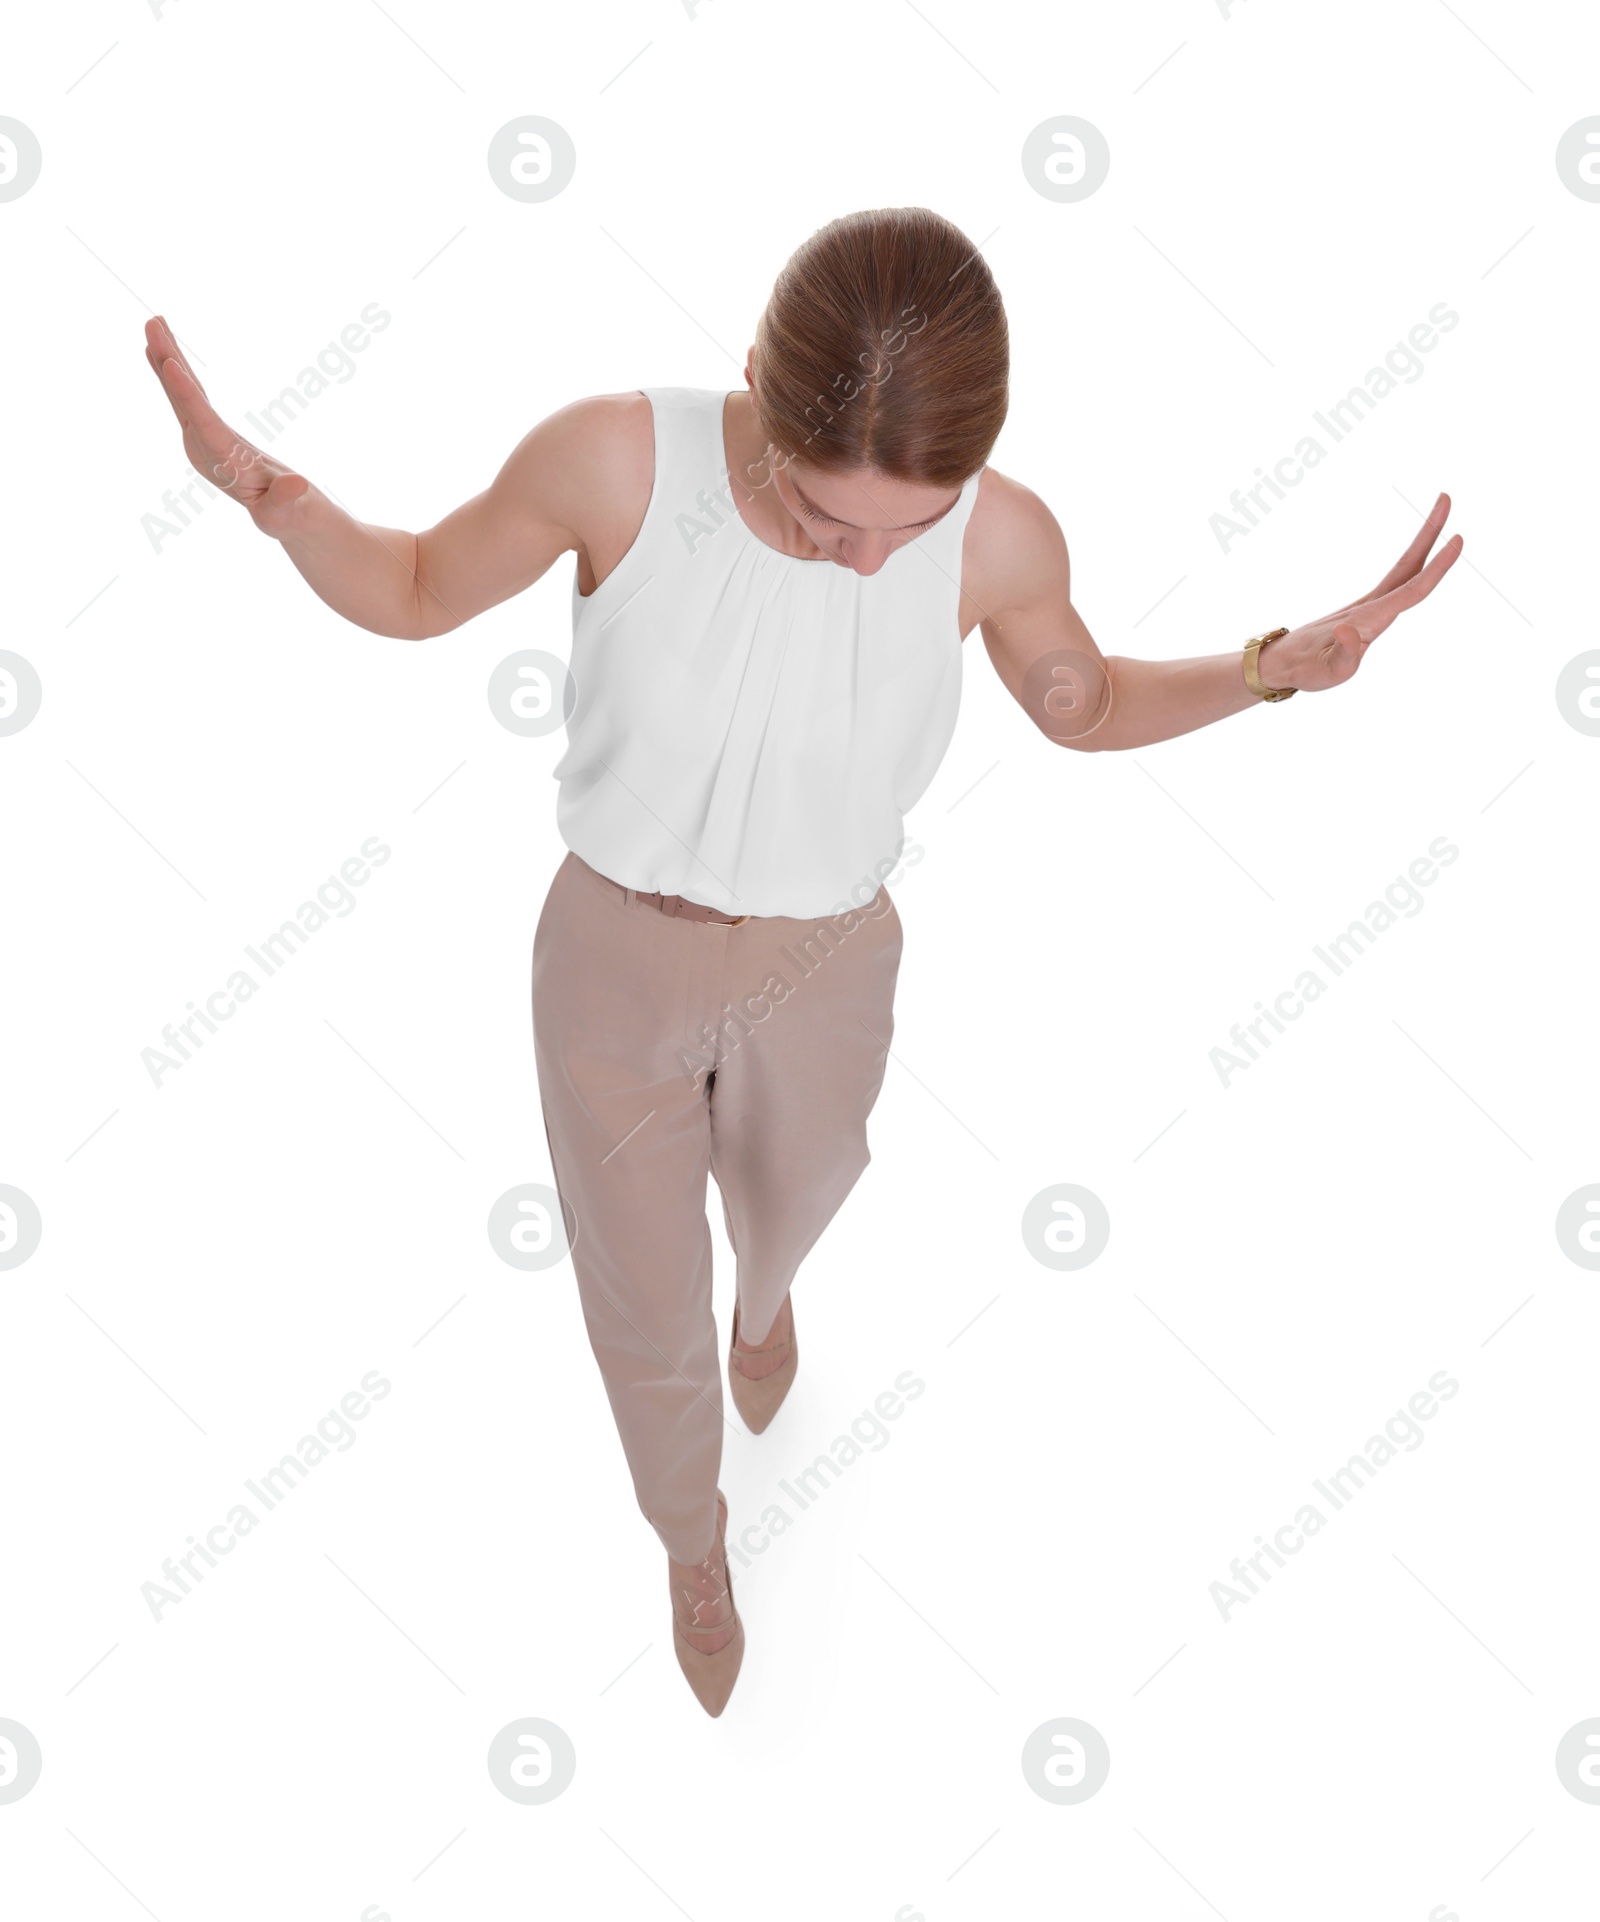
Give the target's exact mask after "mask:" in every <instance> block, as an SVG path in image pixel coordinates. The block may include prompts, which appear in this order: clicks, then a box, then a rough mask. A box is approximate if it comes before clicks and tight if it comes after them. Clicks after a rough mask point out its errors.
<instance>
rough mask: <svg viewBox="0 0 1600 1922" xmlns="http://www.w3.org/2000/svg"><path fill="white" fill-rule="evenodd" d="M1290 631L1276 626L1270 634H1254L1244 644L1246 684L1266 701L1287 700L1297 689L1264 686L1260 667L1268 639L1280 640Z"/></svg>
mask: <svg viewBox="0 0 1600 1922" xmlns="http://www.w3.org/2000/svg"><path fill="white" fill-rule="evenodd" d="M1288 631H1289V630H1288V628H1286V627H1275V628H1273V630H1272V632H1271V633H1270V634H1256V635H1253V636H1252V637H1251V638H1250V639H1249V640H1248V641H1246V642H1245V644H1244V684H1245V686H1246V687H1247V688H1249V690H1250V692H1251V693H1252V694H1259V695H1260V696H1261V698H1262V700H1264V701H1286V700H1288V698H1289V696H1290V695H1291V694H1293V693H1294V691H1295V690H1294V689H1293V688H1292V687H1263V686H1262V684H1261V672H1260V667H1259V662H1260V658H1261V650H1262V648H1264V647H1265V646H1266V644H1267V642H1268V641H1276V640H1280V639H1281V638H1282V637H1283V636H1284V635H1285V634H1287V633H1288Z"/></svg>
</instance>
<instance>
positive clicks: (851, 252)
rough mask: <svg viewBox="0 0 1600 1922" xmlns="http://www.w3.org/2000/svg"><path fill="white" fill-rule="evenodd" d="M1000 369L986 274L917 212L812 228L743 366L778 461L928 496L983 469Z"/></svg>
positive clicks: (951, 229)
mask: <svg viewBox="0 0 1600 1922" xmlns="http://www.w3.org/2000/svg"><path fill="white" fill-rule="evenodd" d="M1009 366H1010V350H1009V345H1008V339H1007V333H1006V315H1005V308H1004V306H1003V305H1002V304H1001V300H1000V290H999V288H998V287H996V285H995V282H994V276H993V275H992V274H991V273H990V272H989V268H988V264H987V263H986V262H985V260H984V258H983V256H982V254H980V253H979V251H978V250H977V248H976V247H974V246H973V244H972V242H971V241H970V240H968V239H967V237H966V235H965V234H963V233H962V231H961V229H960V228H959V227H957V226H956V225H954V223H953V222H951V221H948V220H946V219H945V218H944V217H943V215H941V214H936V213H933V212H932V211H931V210H930V209H929V208H927V207H880V208H877V209H875V210H873V211H871V212H866V213H855V214H845V215H844V216H843V217H842V218H840V219H838V220H832V221H830V222H829V223H828V225H827V226H826V227H822V228H819V229H818V231H817V232H816V233H814V234H813V235H812V236H811V238H810V239H809V240H808V241H806V242H805V243H804V244H803V245H802V246H800V247H798V248H796V249H795V251H794V253H793V254H791V255H790V257H789V259H788V261H787V262H786V263H785V264H784V267H783V270H782V271H781V272H780V273H779V275H778V278H777V280H776V282H775V283H774V285H773V289H772V298H771V299H770V300H769V301H768V302H767V307H766V311H765V312H764V313H763V314H762V316H761V319H760V321H759V322H758V323H757V326H756V339H755V348H754V352H753V354H752V357H751V371H752V373H753V374H754V376H755V404H756V409H757V413H758V416H759V418H760V421H761V425H762V426H763V428H765V430H766V432H767V434H768V436H769V437H770V438H771V440H772V442H773V443H774V445H775V446H777V447H779V448H781V449H782V450H783V452H785V453H786V454H788V455H790V456H791V457H792V458H794V459H797V460H804V461H808V462H810V463H811V464H813V465H814V466H817V467H820V468H823V469H824V470H826V471H828V472H830V473H837V472H840V471H843V470H845V469H848V468H852V467H875V468H877V469H878V470H879V472H880V473H884V474H888V475H891V476H892V477H893V478H894V479H896V480H903V481H917V482H921V483H922V484H923V485H926V486H934V487H955V486H959V485H960V484H961V483H962V482H963V481H965V480H967V479H968V478H969V477H970V476H971V475H973V474H975V473H976V472H977V471H978V469H979V468H980V467H982V466H983V464H984V462H985V461H986V460H987V459H988V457H989V452H990V450H991V449H992V448H993V446H994V443H995V440H996V439H997V437H998V436H999V433H1000V428H1001V426H1002V424H1003V423H1004V421H1005V417H1006V404H1007V389H1006V382H1007V374H1008V370H1009Z"/></svg>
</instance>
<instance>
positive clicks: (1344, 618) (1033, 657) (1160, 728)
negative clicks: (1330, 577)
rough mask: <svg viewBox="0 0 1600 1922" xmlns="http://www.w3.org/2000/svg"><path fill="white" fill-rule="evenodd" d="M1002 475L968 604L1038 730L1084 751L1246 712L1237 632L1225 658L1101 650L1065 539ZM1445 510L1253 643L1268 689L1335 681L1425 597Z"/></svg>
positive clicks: (1142, 741)
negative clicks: (1276, 633) (1259, 644)
mask: <svg viewBox="0 0 1600 1922" xmlns="http://www.w3.org/2000/svg"><path fill="white" fill-rule="evenodd" d="M995 479H996V481H997V482H999V488H998V490H997V498H996V501H995V505H994V508H993V510H992V512H991V514H990V516H989V517H988V520H987V525H986V527H985V529H984V531H983V536H982V540H981V553H982V560H981V562H980V565H979V568H978V569H977V575H978V579H977V581H976V582H975V590H976V591H975V592H974V595H973V598H974V599H977V600H978V601H979V602H980V605H982V606H983V613H982V618H981V620H980V623H979V624H980V627H981V629H982V633H983V640H984V645H985V647H986V648H987V649H988V650H989V658H990V659H991V660H992V661H993V662H994V665H995V670H996V672H997V673H998V674H999V676H1000V678H1001V680H1002V681H1003V682H1004V683H1005V685H1006V687H1007V688H1008V689H1009V691H1010V692H1011V694H1012V695H1013V696H1014V697H1015V698H1016V700H1017V701H1018V702H1019V703H1020V705H1021V706H1022V708H1023V711H1024V712H1025V713H1026V714H1027V715H1028V718H1029V719H1030V720H1031V721H1033V723H1034V724H1035V725H1036V726H1037V727H1038V728H1039V730H1040V731H1041V733H1043V734H1045V735H1047V736H1048V737H1049V738H1050V739H1051V740H1053V741H1057V742H1059V743H1060V744H1061V745H1062V746H1064V747H1076V748H1081V749H1084V750H1091V749H1092V750H1100V749H1105V748H1131V747H1148V746H1149V745H1150V743H1151V742H1153V741H1166V740H1170V739H1172V737H1173V736H1174V735H1178V734H1188V733H1191V732H1192V731H1193V730H1194V729H1195V728H1198V727H1206V726H1208V725H1209V724H1210V723H1211V722H1213V721H1220V720H1222V719H1224V718H1225V717H1226V716H1227V715H1229V714H1237V713H1239V712H1240V711H1241V710H1242V709H1244V708H1247V707H1254V706H1256V705H1257V704H1258V703H1259V701H1260V698H1261V697H1260V696H1259V695H1256V694H1253V693H1251V691H1250V689H1249V688H1248V687H1247V686H1246V685H1245V679H1244V669H1243V659H1242V654H1243V638H1242V637H1241V641H1240V645H1239V646H1238V647H1236V648H1234V649H1232V650H1230V651H1229V652H1228V653H1226V654H1212V655H1207V656H1203V657H1200V658H1197V659H1191V660H1182V661H1141V660H1135V659H1133V658H1131V657H1129V656H1126V655H1115V654H1114V655H1111V656H1109V657H1108V656H1106V655H1103V654H1102V653H1101V652H1100V649H1099V647H1098V646H1097V645H1096V644H1095V641H1094V637H1093V636H1092V635H1091V634H1090V632H1089V630H1088V628H1086V627H1085V626H1084V624H1083V621H1082V619H1081V618H1080V616H1079V614H1078V612H1077V609H1076V608H1074V606H1073V605H1072V593H1071V588H1072V580H1071V569H1070V565H1069V562H1068V558H1067V544H1066V541H1065V540H1064V539H1063V538H1062V534H1061V529H1060V527H1059V525H1058V524H1057V522H1056V518H1055V516H1054V515H1053V514H1052V513H1051V512H1050V510H1049V508H1048V507H1046V506H1045V504H1044V503H1043V501H1041V500H1040V499H1039V498H1038V496H1037V495H1036V494H1033V493H1031V492H1030V491H1029V490H1028V489H1027V488H1025V487H1021V486H1018V485H1017V483H1016V482H1014V481H1007V480H1004V479H1003V477H1001V476H999V475H996V476H995ZM1449 512H1450V499H1449V496H1448V495H1446V494H1441V495H1440V496H1439V498H1438V500H1437V501H1436V502H1435V503H1434V508H1433V512H1432V513H1431V514H1429V516H1428V518H1427V520H1426V521H1424V523H1423V525H1422V527H1421V529H1420V530H1419V532H1418V534H1417V537H1416V539H1415V540H1414V541H1413V542H1412V543H1411V545H1410V546H1409V547H1408V548H1407V549H1406V551H1405V553H1404V554H1402V555H1401V557H1400V559H1399V560H1398V561H1397V562H1396V563H1395V565H1394V566H1393V567H1392V568H1391V569H1390V570H1389V572H1388V573H1387V574H1386V575H1385V576H1384V577H1383V579H1382V580H1381V581H1380V582H1379V583H1378V585H1377V586H1376V587H1375V588H1373V590H1372V591H1371V593H1370V594H1364V595H1362V596H1361V597H1360V598H1359V599H1357V600H1354V601H1351V602H1350V603H1349V604H1348V605H1347V606H1345V607H1341V608H1337V609H1335V611H1334V612H1333V613H1331V614H1325V615H1323V616H1322V617H1321V618H1320V619H1319V620H1315V621H1309V622H1307V623H1306V624H1305V625H1304V626H1303V627H1296V628H1294V629H1292V630H1291V631H1290V632H1289V633H1287V634H1285V635H1283V636H1282V637H1281V638H1280V639H1278V640H1275V641H1269V642H1268V643H1267V644H1266V646H1265V647H1263V649H1262V650H1261V655H1260V660H1259V664H1258V670H1257V671H1258V674H1259V676H1260V679H1261V682H1262V684H1263V685H1264V686H1265V687H1268V688H1271V689H1276V688H1303V689H1305V690H1306V691H1307V692H1312V691H1314V690H1320V689H1323V688H1330V687H1337V686H1338V685H1339V684H1340V682H1342V681H1348V680H1349V679H1350V677H1351V675H1352V674H1354V673H1355V671H1356V669H1357V668H1358V667H1359V666H1360V665H1361V662H1362V659H1363V657H1364V656H1365V654H1366V651H1367V649H1368V648H1369V647H1370V646H1371V645H1372V643H1373V641H1375V640H1376V639H1377V637H1378V636H1379V635H1380V634H1381V633H1382V632H1383V630H1384V629H1385V628H1386V627H1387V626H1388V625H1389V623H1390V622H1391V621H1393V620H1394V618H1395V617H1396V615H1398V614H1401V613H1403V612H1404V611H1405V609H1406V608H1408V607H1415V606H1416V604H1417V602H1418V601H1421V600H1424V599H1426V598H1427V596H1428V595H1429V594H1431V593H1432V592H1433V590H1434V588H1435V587H1437V586H1438V584H1439V582H1440V581H1441V580H1442V579H1443V578H1444V576H1445V574H1446V573H1447V572H1448V571H1449V569H1450V567H1451V565H1452V564H1453V563H1454V561H1455V559H1456V557H1457V556H1458V555H1459V554H1460V552H1461V545H1462V543H1461V536H1460V535H1459V534H1455V535H1452V536H1451V538H1450V539H1449V540H1448V541H1446V542H1445V544H1444V546H1443V547H1442V548H1440V550H1439V552H1438V553H1437V554H1436V555H1434V558H1433V559H1432V560H1431V561H1430V560H1429V559H1428V555H1429V553H1430V552H1431V551H1432V548H1433V544H1434V542H1435V541H1436V540H1437V539H1438V537H1439V533H1440V530H1441V529H1442V528H1443V526H1444V523H1445V519H1446V517H1447V516H1448V514H1449Z"/></svg>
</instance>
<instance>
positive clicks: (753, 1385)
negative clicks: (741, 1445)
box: [728, 1296, 800, 1435]
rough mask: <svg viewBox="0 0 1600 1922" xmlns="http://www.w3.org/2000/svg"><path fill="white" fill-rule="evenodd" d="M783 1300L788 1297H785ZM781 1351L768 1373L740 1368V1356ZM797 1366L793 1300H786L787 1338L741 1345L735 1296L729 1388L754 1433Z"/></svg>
mask: <svg viewBox="0 0 1600 1922" xmlns="http://www.w3.org/2000/svg"><path fill="white" fill-rule="evenodd" d="M784 1299H785V1300H788V1297H787V1296H785V1297H784ZM780 1353H781V1354H782V1356H783V1360H782V1361H781V1362H780V1363H779V1364H778V1366H777V1367H776V1368H775V1369H773V1371H772V1373H771V1374H770V1375H760V1376H754V1377H752V1376H750V1375H746V1374H744V1373H743V1372H742V1371H741V1369H740V1367H739V1362H740V1360H741V1358H747V1359H751V1360H753V1359H754V1358H755V1357H756V1356H758V1355H776V1354H780ZM799 1366H800V1345H799V1343H798V1342H797V1341H796V1339H795V1333H794V1303H793V1302H790V1303H789V1336H788V1339H787V1340H786V1341H782V1342H772V1343H770V1344H769V1345H768V1346H766V1347H763V1348H741V1347H740V1346H739V1303H738V1300H737V1298H736V1299H735V1301H734V1304H733V1338H732V1340H731V1341H730V1342H729V1343H728V1388H729V1390H730V1392H731V1393H732V1395H733V1405H734V1407H735V1408H737V1409H738V1411H739V1413H740V1414H741V1415H742V1416H743V1417H744V1425H745V1427H746V1428H748V1429H749V1430H750V1432H751V1433H752V1434H753V1435H759V1434H760V1433H761V1431H762V1429H764V1428H765V1427H766V1425H767V1423H768V1422H770V1421H771V1420H772V1418H773V1416H774V1415H775V1414H777V1412H778V1409H779V1408H780V1407H781V1406H782V1403H783V1398H784V1396H785V1395H787V1394H788V1392H789V1387H790V1384H791V1383H792V1382H793V1380H794V1378H795V1371H796V1370H797V1369H798V1368H799Z"/></svg>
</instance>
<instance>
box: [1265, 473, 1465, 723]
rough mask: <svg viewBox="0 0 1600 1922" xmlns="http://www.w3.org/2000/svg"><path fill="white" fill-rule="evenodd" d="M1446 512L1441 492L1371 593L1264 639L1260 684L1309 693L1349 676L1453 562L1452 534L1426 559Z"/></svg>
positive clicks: (1456, 540) (1457, 540)
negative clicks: (1418, 528) (1418, 529)
mask: <svg viewBox="0 0 1600 1922" xmlns="http://www.w3.org/2000/svg"><path fill="white" fill-rule="evenodd" d="M1449 513H1450V496H1449V495H1448V494H1441V495H1440V496H1439V498H1438V499H1437V500H1436V501H1435V502H1434V504H1433V512H1432V513H1431V514H1429V516H1428V518H1427V519H1426V520H1425V521H1424V522H1423V523H1422V527H1421V530H1420V531H1419V533H1418V535H1417V538H1416V539H1415V540H1414V541H1413V542H1412V543H1411V545H1410V546H1409V547H1408V548H1407V549H1406V551H1405V553H1404V554H1402V555H1401V557H1400V559H1399V560H1398V561H1396V562H1395V564H1394V566H1393V567H1392V568H1391V569H1390V570H1389V572H1388V573H1387V574H1385V575H1384V577H1383V579H1382V580H1381V581H1379V583H1378V585H1377V586H1376V587H1375V588H1373V590H1372V592H1371V593H1370V594H1364V595H1363V596H1362V597H1361V599H1360V600H1356V601H1352V602H1350V604H1349V606H1347V607H1341V608H1339V609H1337V610H1336V612H1334V613H1332V614H1325V615H1324V616H1323V617H1322V619H1321V620H1320V621H1308V622H1307V624H1306V625H1305V626H1304V627H1296V628H1293V629H1291V631H1290V632H1289V633H1287V634H1285V635H1283V636H1282V637H1281V638H1280V639H1278V640H1276V641H1269V642H1268V643H1267V644H1266V646H1265V647H1263V648H1262V650H1261V653H1260V658H1259V659H1258V661H1257V663H1256V671H1257V673H1258V674H1259V675H1260V677H1261V684H1262V686H1263V687H1268V688H1279V687H1296V688H1304V689H1305V690H1306V691H1307V692H1308V693H1313V692H1316V691H1318V690H1320V689H1322V688H1327V687H1337V686H1338V685H1339V684H1340V682H1341V681H1348V680H1349V679H1350V677H1351V675H1352V674H1354V673H1355V671H1356V669H1357V668H1358V667H1359V666H1360V665H1361V660H1362V656H1363V655H1364V654H1365V653H1366V651H1367V649H1368V648H1369V647H1370V646H1371V645H1372V643H1373V642H1374V641H1375V640H1376V639H1377V638H1378V636H1379V635H1380V634H1381V633H1382V632H1383V630H1384V629H1385V628H1386V627H1387V626H1388V625H1389V623H1390V622H1391V621H1392V620H1393V619H1394V618H1395V616H1396V615H1397V614H1402V613H1404V612H1405V610H1406V609H1407V608H1408V607H1415V606H1416V604H1417V603H1418V601H1425V600H1426V599H1427V598H1428V596H1429V595H1430V594H1431V593H1432V592H1433V590H1434V589H1435V588H1436V587H1437V586H1438V585H1439V583H1440V581H1442V580H1443V579H1444V577H1445V575H1446V574H1448V573H1449V571H1450V569H1451V567H1452V566H1453V565H1454V564H1455V561H1456V558H1457V556H1458V555H1459V554H1460V552H1461V536H1460V535H1459V534H1452V535H1451V537H1450V539H1449V540H1447V541H1446V542H1445V544H1444V546H1443V547H1441V548H1440V549H1439V551H1438V553H1437V554H1435V555H1434V557H1433V559H1432V560H1431V561H1430V560H1428V553H1429V550H1430V549H1431V548H1432V546H1433V543H1434V542H1435V541H1436V540H1437V539H1438V538H1439V530H1440V529H1441V528H1442V527H1443V526H1444V524H1445V520H1446V519H1447V517H1448V516H1449ZM1424 562H1427V565H1426V566H1424V565H1423V563H1424Z"/></svg>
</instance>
